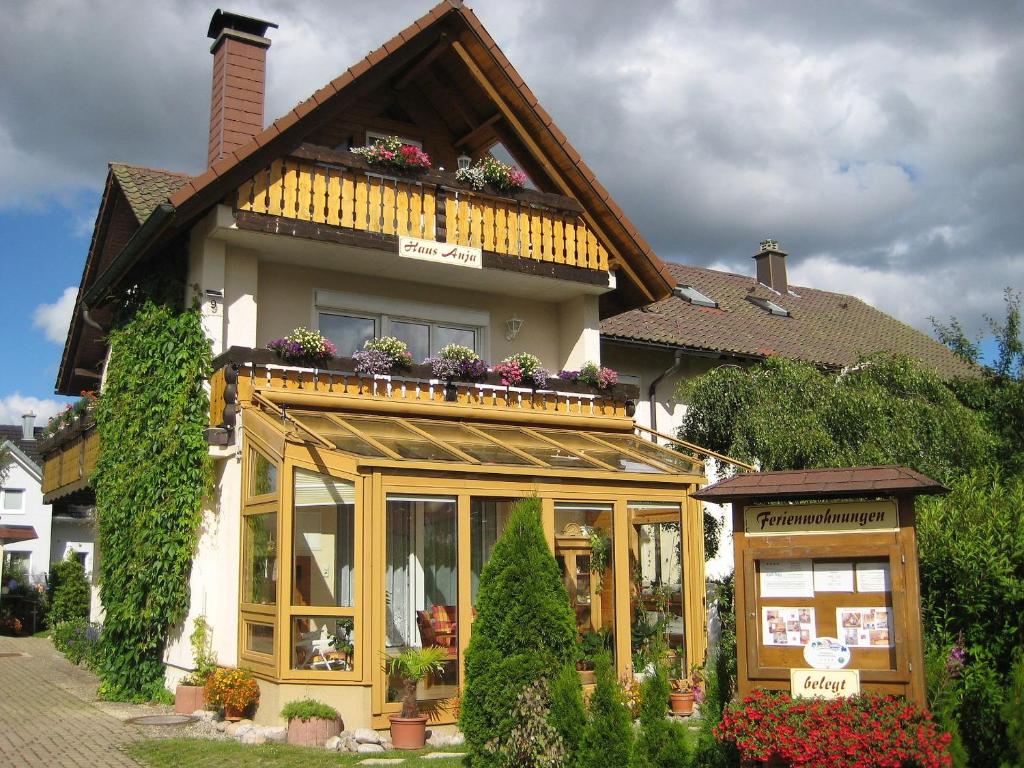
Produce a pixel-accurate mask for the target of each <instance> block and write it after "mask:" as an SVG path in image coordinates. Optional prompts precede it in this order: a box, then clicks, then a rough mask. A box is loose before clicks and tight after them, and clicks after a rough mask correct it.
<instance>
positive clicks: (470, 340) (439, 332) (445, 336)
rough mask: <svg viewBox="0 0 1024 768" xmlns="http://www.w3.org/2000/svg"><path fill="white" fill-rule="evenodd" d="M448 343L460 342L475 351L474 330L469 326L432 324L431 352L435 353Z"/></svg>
mask: <svg viewBox="0 0 1024 768" xmlns="http://www.w3.org/2000/svg"><path fill="white" fill-rule="evenodd" d="M449 344H460V345H462V346H463V347H469V348H470V349H472V350H474V351H476V331H473V330H470V329H469V328H452V327H451V326H448V325H435V326H434V343H433V345H432V346H433V353H434V354H435V355H436V354H437V353H438V352H440V351H441V348H442V347H447V346H448V345H449Z"/></svg>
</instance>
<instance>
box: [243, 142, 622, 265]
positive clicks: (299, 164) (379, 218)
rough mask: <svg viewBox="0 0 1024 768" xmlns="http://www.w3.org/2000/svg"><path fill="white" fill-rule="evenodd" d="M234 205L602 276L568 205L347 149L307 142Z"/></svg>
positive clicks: (603, 253)
mask: <svg viewBox="0 0 1024 768" xmlns="http://www.w3.org/2000/svg"><path fill="white" fill-rule="evenodd" d="M234 204H235V208H236V210H239V211H248V212H252V213H259V214H267V215H270V216H277V217H281V218H285V219H294V220H297V221H307V222H312V223H315V224H323V225H327V226H331V227H338V228H341V229H347V230H352V231H355V232H364V233H372V234H376V235H383V236H392V237H415V238H420V239H424V240H433V241H436V242H440V243H446V244H451V245H463V246H471V247H474V248H479V249H481V250H482V251H484V252H489V253H494V254H498V255H501V256H511V257H515V258H520V259H528V260H532V261H542V262H551V263H554V264H565V265H568V266H573V267H580V268H583V269H589V270H600V271H607V270H608V267H609V262H608V251H607V249H606V248H605V246H604V245H602V244H601V242H600V241H599V240H598V239H597V236H596V235H595V234H594V232H593V230H592V229H591V228H590V227H589V226H588V225H587V223H586V221H585V220H584V218H583V215H582V214H583V209H582V207H581V206H580V205H579V203H577V202H576V201H575V200H573V199H572V198H569V197H563V196H561V195H553V194H547V193H541V192H536V191H532V190H524V191H522V192H519V193H516V194H514V195H508V196H502V195H498V194H492V193H486V192H476V191H474V190H472V189H470V188H469V187H466V186H464V185H462V184H460V183H459V182H457V181H456V180H455V175H454V174H452V173H446V172H442V171H430V172H428V173H425V174H423V175H422V176H418V177H415V178H413V177H400V176H396V175H391V174H389V173H387V172H382V171H380V170H379V169H374V168H372V167H370V166H369V165H368V164H367V163H366V162H365V161H364V160H363V158H361V157H360V156H358V155H355V154H353V153H351V152H340V151H333V150H327V149H323V148H319V147H310V146H307V145H304V146H303V147H302V148H300V149H299V150H297V151H296V152H295V153H294V154H293V155H292V156H291V157H289V158H287V159H285V160H278V161H275V162H274V163H272V164H271V165H270V166H268V167H267V168H264V169H263V170H261V171H260V172H259V173H257V174H256V175H255V176H254V177H253V178H251V179H249V180H248V181H246V182H245V183H244V184H242V186H241V187H239V188H238V192H237V196H236V199H235V200H234Z"/></svg>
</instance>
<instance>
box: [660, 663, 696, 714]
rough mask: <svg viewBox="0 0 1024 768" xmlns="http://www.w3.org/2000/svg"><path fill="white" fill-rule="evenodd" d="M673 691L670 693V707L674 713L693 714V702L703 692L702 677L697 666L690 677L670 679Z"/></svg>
mask: <svg viewBox="0 0 1024 768" xmlns="http://www.w3.org/2000/svg"><path fill="white" fill-rule="evenodd" d="M669 685H670V686H672V691H671V692H670V693H669V695H668V705H669V709H671V710H672V714H673V715H692V714H693V703H694V701H696V700H697V697H698V696H699V695H700V693H701V690H702V689H701V678H700V672H699V670H698V669H697V668H695V669H694V672H693V674H692V675H691V676H690V677H677V678H676V679H674V680H669Z"/></svg>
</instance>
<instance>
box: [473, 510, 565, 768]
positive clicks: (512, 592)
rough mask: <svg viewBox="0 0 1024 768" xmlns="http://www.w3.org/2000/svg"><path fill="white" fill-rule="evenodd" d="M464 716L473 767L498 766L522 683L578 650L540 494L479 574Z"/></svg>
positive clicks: (546, 674)
mask: <svg viewBox="0 0 1024 768" xmlns="http://www.w3.org/2000/svg"><path fill="white" fill-rule="evenodd" d="M476 609H477V616H476V620H475V621H474V622H473V636H472V638H471V639H470V641H469V648H468V650H467V651H466V678H465V685H464V690H463V695H462V707H461V714H460V717H459V724H460V726H461V728H462V731H463V733H464V734H465V736H466V745H467V747H468V748H469V762H470V765H472V766H473V768H498V766H500V765H501V763H502V757H501V750H502V746H503V745H504V744H505V743H506V742H507V741H508V738H509V734H510V733H511V731H512V727H513V726H514V725H515V711H516V704H517V700H518V698H519V695H520V693H521V692H522V691H523V689H524V688H525V687H526V686H527V685H530V684H532V683H534V682H536V681H537V680H540V679H542V678H543V679H545V680H548V681H550V680H552V679H553V678H554V677H555V676H556V675H557V674H558V671H559V669H561V668H562V666H563V665H565V664H567V663H569V662H570V661H572V660H573V659H574V657H575V653H576V622H575V617H574V616H573V613H572V609H571V608H570V606H569V598H568V596H567V595H566V592H565V587H564V585H563V584H562V579H561V575H560V573H559V570H558V564H557V563H556V562H555V558H554V556H553V555H552V554H551V549H550V548H549V546H548V543H547V540H546V539H545V538H544V529H543V527H542V525H541V521H540V500H539V499H524V500H522V501H519V502H517V503H516V504H515V505H514V506H513V509H512V514H511V515H510V517H509V520H508V524H507V525H506V527H505V532H504V533H503V534H502V535H501V537H500V538H499V539H498V541H497V543H496V544H495V545H494V551H493V553H492V554H491V559H490V560H489V561H488V562H487V565H486V566H485V567H484V570H483V573H482V574H481V575H480V589H479V592H478V596H477V604H476Z"/></svg>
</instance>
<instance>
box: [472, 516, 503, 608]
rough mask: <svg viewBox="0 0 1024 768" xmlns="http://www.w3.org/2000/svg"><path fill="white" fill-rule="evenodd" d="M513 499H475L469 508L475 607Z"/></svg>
mask: <svg viewBox="0 0 1024 768" xmlns="http://www.w3.org/2000/svg"><path fill="white" fill-rule="evenodd" d="M513 503H514V501H513V500H512V499H473V500H472V503H471V505H470V508H469V578H470V580H471V585H470V592H471V593H472V595H473V606H474V607H476V595H477V592H478V591H479V589H480V574H481V573H483V570H484V566H485V565H487V561H488V560H490V559H491V552H493V551H494V544H495V542H497V540H498V537H499V536H501V534H502V532H503V531H504V530H505V523H506V522H507V521H508V516H509V514H510V512H511V511H512V504H513Z"/></svg>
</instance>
